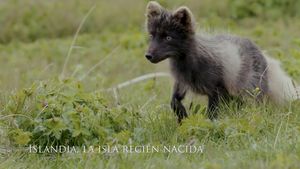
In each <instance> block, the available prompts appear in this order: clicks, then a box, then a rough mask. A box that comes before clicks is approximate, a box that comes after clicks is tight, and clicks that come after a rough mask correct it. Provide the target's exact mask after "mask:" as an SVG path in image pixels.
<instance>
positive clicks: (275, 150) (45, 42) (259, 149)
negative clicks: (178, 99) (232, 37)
mask: <svg viewBox="0 0 300 169" xmlns="http://www.w3.org/2000/svg"><path fill="white" fill-rule="evenodd" d="M25 2H26V3H27V5H28V4H30V5H32V6H33V7H35V8H33V9H34V10H29V9H27V8H24V9H22V10H21V11H19V13H18V12H17V13H15V14H12V13H9V9H12V8H14V5H16V6H22V5H24V4H22V3H25ZM25 2H18V1H16V2H11V3H9V2H7V3H4V2H3V5H2V7H0V8H1V9H3V10H2V13H3V14H5V16H2V17H0V22H3V23H4V25H6V26H4V27H2V29H0V40H1V44H0V58H1V60H0V92H1V98H0V110H1V111H0V163H1V164H0V168H216V169H217V168H299V167H300V163H299V161H300V137H299V134H300V123H299V121H300V117H299V113H300V102H299V101H295V102H291V103H289V104H287V105H284V106H279V105H275V104H272V103H269V102H264V103H261V104H257V103H255V102H253V101H251V100H249V102H247V103H246V104H244V105H242V106H241V107H238V106H237V104H236V103H235V102H234V101H233V102H232V103H230V104H229V105H223V107H222V110H221V115H220V118H219V119H218V120H217V121H214V122H212V121H210V120H208V119H207V117H206V116H205V108H206V98H205V97H199V96H195V95H192V94H189V95H188V96H187V99H185V100H184V104H185V105H186V107H187V109H188V112H189V118H187V119H186V120H184V121H183V123H182V124H181V125H179V124H177V123H176V118H175V115H174V113H173V112H172V110H171V109H170V106H169V103H170V96H171V87H172V78H170V77H157V78H155V79H148V80H145V81H142V82H139V83H136V84H132V85H129V86H126V87H124V88H121V89H119V90H117V91H116V93H114V92H113V91H111V90H108V89H109V88H111V87H114V86H116V85H117V84H120V83H122V82H125V81H128V80H130V79H133V78H135V77H139V76H142V75H145V74H147V73H153V72H168V62H167V61H165V62H163V63H159V64H156V65H154V64H151V63H149V62H148V61H147V60H146V59H145V57H144V52H145V50H146V48H147V33H146V32H145V29H144V20H143V19H144V18H143V17H144V13H143V12H144V8H145V6H146V2H144V1H142V2H137V1H136V2H135V1H133V0H130V1H129V2H130V3H136V6H135V7H134V8H133V9H132V11H131V10H128V9H127V10H125V11H122V10H121V8H118V7H116V5H115V4H113V3H108V4H106V5H107V6H108V7H107V8H105V6H104V7H103V6H101V4H103V3H104V2H102V1H101V2H100V5H99V4H97V5H96V6H95V7H94V8H92V7H93V3H92V2H93V1H87V2H84V1H76V3H79V4H80V5H81V8H80V9H79V8H77V7H76V3H75V1H74V4H73V3H71V4H70V5H69V7H68V9H69V10H68V13H67V14H66V13H65V11H64V10H62V9H64V8H63V7H64V6H65V5H66V4H64V3H59V1H54V2H55V3H54V2H53V4H52V3H49V4H47V3H46V4H43V3H36V4H35V3H33V2H32V1H28V0H27V1H25ZM176 2H177V1H176ZM1 3H2V2H0V4H1ZM13 3H16V4H13ZM115 3H116V4H118V3H122V1H120V2H119V1H118V2H115ZM162 3H163V4H165V5H168V6H169V7H170V8H171V7H176V6H177V5H178V4H184V3H181V2H180V1H178V2H177V3H171V1H163V2H162ZM192 3H193V2H191V1H188V2H187V4H186V5H187V6H189V5H191V4H192ZM47 5H48V6H47ZM121 5H127V6H130V5H128V4H126V3H124V4H121ZM202 5H204V6H201V5H198V4H197V3H196V4H195V6H193V7H192V11H195V13H197V14H195V18H196V21H197V23H198V24H197V30H198V31H199V32H207V33H212V34H215V33H224V32H226V33H231V34H236V35H239V36H244V37H248V38H250V39H251V40H253V41H254V42H255V43H257V45H258V46H260V48H261V49H262V50H265V51H266V52H268V53H269V55H270V56H272V57H274V58H276V59H279V60H280V61H281V62H282V67H283V68H284V70H285V71H286V72H287V73H288V74H289V75H290V76H291V77H293V79H294V80H295V82H296V83H297V82H299V80H300V69H299V66H300V32H299V30H298V29H299V27H300V21H299V18H297V17H290V16H285V17H279V18H275V19H274V18H272V19H268V16H260V15H258V16H251V17H245V18H243V19H237V18H235V17H232V16H231V15H225V14H224V15H222V14H223V13H225V12H223V11H222V10H220V9H219V8H221V7H219V8H218V9H217V10H216V12H215V13H212V14H210V13H209V12H207V10H208V9H210V8H214V7H213V5H211V3H209V2H206V1H204V2H203V4H202ZM219 6H220V5H219ZM5 7H6V8H5ZM196 7H198V8H200V9H202V10H199V11H200V12H199V11H197V12H196V9H195V8H196ZM204 7H207V8H204ZM56 8H57V9H58V12H54V13H53V15H52V14H51V15H48V14H49V13H50V12H51V11H53V10H54V9H56ZM90 8H91V9H92V10H91V11H90V14H89V15H86V14H88V11H89V9H90ZM216 8H217V7H216ZM41 9H44V10H41ZM103 9H106V10H103ZM109 9H111V11H110V10H109ZM219 10H220V11H221V12H220V11H219ZM41 11H44V13H43V12H41ZM78 11H81V12H78ZM109 12H111V14H110V13H109ZM122 12H124V13H126V14H128V16H127V17H126V16H122ZM72 13H74V17H72V16H73V15H72ZM103 13H105V16H103V15H104V14H103ZM131 13H132V14H131ZM85 15H86V16H87V17H86V20H85V21H84V22H83V18H84V16H85ZM98 15H101V17H99V16H98ZM202 15H203V16H202ZM19 16H22V17H23V18H21V19H19V20H18V19H17V18H19ZM60 16H64V17H67V20H66V21H65V22H64V20H63V19H61V18H60ZM239 16H240V15H239ZM7 18H10V20H9V19H7ZM128 18H131V19H128ZM47 19H49V20H47ZM55 19H57V21H56V20H55ZM35 20H38V21H36V22H35ZM111 20H112V21H111ZM39 21H40V22H39ZM49 22H50V23H49ZM110 22H112V23H110ZM119 22H120V23H119ZM80 23H82V29H80V31H79V32H78V34H76V30H78V28H79V25H80ZM113 23H119V24H116V26H114V25H113ZM39 24H41V25H43V26H45V27H40V26H39ZM105 24H106V25H107V26H104V25H105ZM52 25H53V27H52V29H51V26H52ZM73 42H74V43H73ZM72 44H73V46H72ZM70 48H71V51H70ZM66 60H67V61H66ZM64 65H65V66H64ZM37 143H39V144H41V145H44V146H45V145H51V144H54V145H55V144H56V145H57V144H64V145H67V144H70V145H76V146H79V145H80V146H81V145H94V146H97V145H111V146H113V145H119V146H120V145H157V146H162V145H175V146H179V145H195V146H203V147H204V149H203V152H202V153H174V152H173V153H162V152H159V153H104V154H102V153H83V152H81V153H63V154H55V153H54V154H41V153H28V151H27V149H26V147H27V146H28V145H29V144H37ZM24 147H25V148H24ZM9 150H12V152H7V151H9Z"/></svg>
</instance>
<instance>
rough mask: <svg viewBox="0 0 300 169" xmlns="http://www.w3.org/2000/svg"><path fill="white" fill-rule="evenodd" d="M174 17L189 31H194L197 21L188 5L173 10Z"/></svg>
mask: <svg viewBox="0 0 300 169" xmlns="http://www.w3.org/2000/svg"><path fill="white" fill-rule="evenodd" d="M173 19H174V20H175V22H177V23H179V24H181V25H182V26H184V27H185V28H187V29H188V30H189V31H192V32H194V26H195V21H194V17H193V14H192V12H191V11H190V9H189V8H188V7H185V6H183V7H180V8H178V9H177V10H176V11H175V12H173Z"/></svg>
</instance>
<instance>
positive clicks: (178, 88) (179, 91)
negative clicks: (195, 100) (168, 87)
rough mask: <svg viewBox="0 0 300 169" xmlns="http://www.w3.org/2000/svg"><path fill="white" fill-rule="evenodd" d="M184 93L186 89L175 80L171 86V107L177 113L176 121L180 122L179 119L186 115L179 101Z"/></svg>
mask: <svg viewBox="0 0 300 169" xmlns="http://www.w3.org/2000/svg"><path fill="white" fill-rule="evenodd" d="M185 94H186V89H185V87H184V86H183V85H181V84H179V83H178V82H175V84H174V88H173V95H172V101H171V107H172V109H173V111H174V112H175V113H176V115H177V120H178V123H181V120H182V119H183V118H185V117H187V113H186V110H185V108H184V106H183V104H182V103H181V101H182V100H183V99H184V97H185Z"/></svg>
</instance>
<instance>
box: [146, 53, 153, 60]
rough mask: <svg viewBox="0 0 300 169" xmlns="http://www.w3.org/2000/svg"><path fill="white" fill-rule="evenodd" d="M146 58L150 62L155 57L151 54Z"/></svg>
mask: <svg viewBox="0 0 300 169" xmlns="http://www.w3.org/2000/svg"><path fill="white" fill-rule="evenodd" d="M145 57H146V58H147V59H148V60H152V59H153V56H152V55H151V54H146V55H145Z"/></svg>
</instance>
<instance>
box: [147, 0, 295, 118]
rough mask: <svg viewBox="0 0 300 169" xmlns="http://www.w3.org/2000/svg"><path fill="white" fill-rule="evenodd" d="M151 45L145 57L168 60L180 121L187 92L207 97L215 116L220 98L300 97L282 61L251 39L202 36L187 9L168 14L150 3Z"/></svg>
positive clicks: (173, 106) (212, 113)
mask: <svg viewBox="0 0 300 169" xmlns="http://www.w3.org/2000/svg"><path fill="white" fill-rule="evenodd" d="M146 17H147V19H146V27H147V30H148V33H149V38H150V44H149V48H148V51H147V52H146V54H145V57H146V58H147V59H148V60H149V61H150V62H152V63H158V62H160V61H162V60H164V59H167V58H169V61H170V67H171V72H172V75H173V77H174V79H175V84H174V88H173V95H172V101H171V107H172V109H173V110H174V112H175V113H176V114H177V117H178V122H180V121H181V120H182V119H183V118H184V117H187V113H186V110H185V108H184V106H183V104H182V103H181V101H182V99H184V97H185V94H186V92H187V91H188V90H191V91H192V92H194V93H197V94H203V95H207V96H208V109H207V112H208V117H209V118H210V119H211V120H212V119H215V118H217V111H216V109H217V106H218V104H219V102H220V100H221V99H224V100H226V99H228V98H230V97H232V96H243V95H247V94H249V91H250V92H251V91H255V90H258V91H259V92H258V94H257V97H256V98H257V99H258V100H261V99H262V98H263V97H265V96H267V97H269V98H270V99H271V100H273V101H275V102H279V103H283V102H285V101H290V100H293V99H296V98H297V97H298V96H297V91H296V88H295V87H294V85H293V82H292V80H291V78H290V77H289V76H287V74H286V73H285V72H284V71H283V70H282V69H281V67H280V63H279V62H278V61H277V60H275V59H272V58H270V57H268V56H267V55H266V54H264V53H263V52H262V51H261V50H260V49H259V48H258V47H257V46H256V45H255V44H254V43H253V42H252V41H250V40H249V39H245V38H241V37H237V36H233V35H216V36H208V35H200V34H196V33H195V21H194V18H193V15H192V13H191V12H190V10H189V9H188V8H187V7H180V8H178V9H177V10H175V11H168V10H166V9H164V8H163V7H162V6H160V5H159V4H158V3H157V2H154V1H151V2H149V3H148V5H147V9H146Z"/></svg>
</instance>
